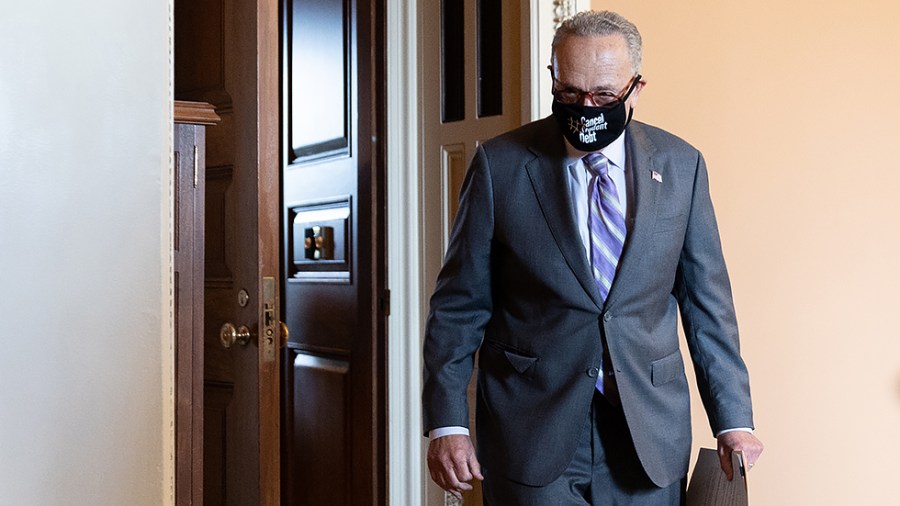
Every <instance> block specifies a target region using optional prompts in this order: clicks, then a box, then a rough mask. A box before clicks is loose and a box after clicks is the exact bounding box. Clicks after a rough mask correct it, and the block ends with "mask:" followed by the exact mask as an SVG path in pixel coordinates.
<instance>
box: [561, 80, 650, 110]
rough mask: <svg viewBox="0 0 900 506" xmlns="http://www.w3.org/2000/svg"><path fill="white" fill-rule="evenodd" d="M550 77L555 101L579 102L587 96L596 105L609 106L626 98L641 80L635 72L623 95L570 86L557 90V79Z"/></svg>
mask: <svg viewBox="0 0 900 506" xmlns="http://www.w3.org/2000/svg"><path fill="white" fill-rule="evenodd" d="M550 77H551V78H552V79H553V98H555V99H556V101H557V102H560V103H562V104H567V105H570V104H581V103H584V99H585V98H587V99H589V100H590V103H592V104H594V105H595V106H597V107H609V106H612V105H616V104H617V103H619V102H624V101H626V100H628V97H629V96H630V95H631V92H632V91H634V89H635V88H636V87H637V84H638V83H639V82H641V75H640V74H635V75H634V77H632V78H631V80H630V81H629V86H628V89H627V90H626V91H625V93H624V95H616V94H614V93H612V92H610V91H607V90H591V91H584V90H579V89H578V88H572V87H567V88H563V89H561V90H559V89H556V84H557V83H558V82H559V81H557V80H556V77H554V76H550Z"/></svg>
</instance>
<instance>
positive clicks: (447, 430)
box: [428, 426, 469, 439]
mask: <svg viewBox="0 0 900 506" xmlns="http://www.w3.org/2000/svg"><path fill="white" fill-rule="evenodd" d="M456 435H460V436H468V435H469V429H467V428H465V427H457V426H451V427H438V428H437V429H431V430H430V431H428V437H429V438H430V439H437V438H439V437H444V436H456Z"/></svg>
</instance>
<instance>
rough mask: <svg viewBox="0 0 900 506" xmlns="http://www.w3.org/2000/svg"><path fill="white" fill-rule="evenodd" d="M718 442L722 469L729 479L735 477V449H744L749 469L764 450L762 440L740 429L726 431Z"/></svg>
mask: <svg viewBox="0 0 900 506" xmlns="http://www.w3.org/2000/svg"><path fill="white" fill-rule="evenodd" d="M718 442H719V445H718V446H719V448H718V452H719V463H720V464H721V465H722V471H724V472H725V476H726V477H727V478H728V481H731V480H732V478H734V469H732V466H731V453H732V452H734V451H735V450H740V451H742V452H743V453H744V463H745V464H746V466H747V468H748V469H749V468H751V467H753V465H754V464H756V461H757V460H759V455H760V454H761V453H762V451H763V444H762V441H760V440H759V439H757V437H756V436H754V435H753V434H752V433H750V432H744V431H738V430H736V431H731V432H726V433H724V434H722V435H720V436H719V437H718Z"/></svg>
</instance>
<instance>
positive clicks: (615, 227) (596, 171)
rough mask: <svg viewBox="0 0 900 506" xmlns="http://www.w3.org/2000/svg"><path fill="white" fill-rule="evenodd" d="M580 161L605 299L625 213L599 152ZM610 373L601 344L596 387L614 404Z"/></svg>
mask: <svg viewBox="0 0 900 506" xmlns="http://www.w3.org/2000/svg"><path fill="white" fill-rule="evenodd" d="M583 160H584V164H585V165H586V166H587V167H588V169H589V170H590V171H591V175H592V178H591V183H590V196H589V201H588V209H589V211H588V223H589V228H590V233H591V234H590V237H591V271H592V272H593V274H594V281H595V282H596V283H597V288H598V289H599V291H600V298H601V299H603V301H606V298H607V297H608V296H609V290H610V288H611V287H612V283H613V279H615V277H616V269H617V268H618V266H619V257H620V256H621V255H622V249H623V248H624V246H625V234H626V233H627V230H626V228H625V213H624V212H623V209H622V204H621V202H620V201H619V192H618V191H616V185H615V183H614V182H613V180H612V179H611V178H610V177H609V162H608V161H607V159H606V157H605V156H603V155H602V154H600V153H591V154H589V155H587V156H585V157H584V158H583ZM612 373H613V368H612V363H611V361H610V358H609V353H608V352H607V346H606V343H603V371H602V374H600V376H599V377H598V378H597V390H599V391H600V392H601V393H603V394H604V395H605V396H606V397H607V399H609V400H610V401H611V402H613V403H618V389H617V388H616V385H615V378H614V376H613V374H612Z"/></svg>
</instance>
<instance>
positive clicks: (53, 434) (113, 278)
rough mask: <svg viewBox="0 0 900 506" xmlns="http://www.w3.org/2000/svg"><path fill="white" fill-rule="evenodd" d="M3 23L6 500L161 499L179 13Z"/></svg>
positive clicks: (66, 9)
mask: <svg viewBox="0 0 900 506" xmlns="http://www.w3.org/2000/svg"><path fill="white" fill-rule="evenodd" d="M0 11H2V14H0V322H2V323H0V325H2V331H0V342H2V348H0V504H9V505H22V506H30V505H57V504H58V505H63V504H65V505H100V504H102V505H106V504H110V505H126V504H127V505H154V506H156V505H159V504H166V502H165V498H166V497H167V494H168V490H169V488H168V483H167V480H166V476H171V474H170V470H171V464H170V460H169V458H168V455H167V452H168V451H170V450H171V440H172V439H171V430H170V429H169V425H168V423H167V422H168V420H167V418H166V414H167V413H168V414H169V415H170V414H171V409H170V402H171V397H170V395H169V394H168V393H169V392H170V388H171V382H170V381H169V378H170V374H171V365H170V364H171V360H172V357H171V350H170V349H169V344H170V343H171V317H170V311H169V307H170V303H169V301H170V294H169V288H168V287H169V254H168V250H169V247H170V244H171V243H170V242H169V212H168V208H169V204H168V202H169V181H170V178H169V157H170V153H171V143H170V134H169V132H170V123H169V122H170V119H169V118H170V112H169V111H170V99H169V96H170V74H171V70H170V68H171V67H170V63H169V51H168V48H169V47H170V45H169V40H170V39H169V33H170V30H169V15H170V2H169V1H168V0H153V1H146V0H85V1H81V2H71V1H62V0H51V1H49V2H46V1H40V2H35V1H19V2H13V1H7V2H3V7H2V9H0ZM164 392H165V393H164ZM167 472H169V474H167Z"/></svg>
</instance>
